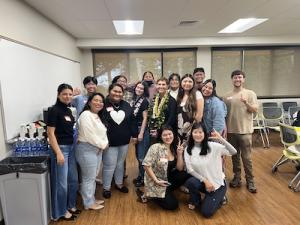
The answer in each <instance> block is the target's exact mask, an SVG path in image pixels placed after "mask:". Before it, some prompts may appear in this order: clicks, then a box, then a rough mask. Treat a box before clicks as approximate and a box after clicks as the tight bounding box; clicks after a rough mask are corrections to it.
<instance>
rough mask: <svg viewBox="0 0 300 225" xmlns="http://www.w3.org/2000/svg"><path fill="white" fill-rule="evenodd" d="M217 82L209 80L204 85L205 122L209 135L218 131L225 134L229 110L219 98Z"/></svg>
mask: <svg viewBox="0 0 300 225" xmlns="http://www.w3.org/2000/svg"><path fill="white" fill-rule="evenodd" d="M216 86H217V84H216V81H215V80H212V79H208V80H206V81H205V82H204V83H203V87H202V95H203V97H204V115H203V122H204V124H205V127H206V129H207V132H208V134H210V133H211V132H212V131H213V130H216V131H217V132H218V133H220V134H222V135H223V134H225V127H226V124H225V117H226V114H227V109H226V105H225V103H224V102H223V101H222V100H221V99H220V98H219V97H218V96H217V92H216Z"/></svg>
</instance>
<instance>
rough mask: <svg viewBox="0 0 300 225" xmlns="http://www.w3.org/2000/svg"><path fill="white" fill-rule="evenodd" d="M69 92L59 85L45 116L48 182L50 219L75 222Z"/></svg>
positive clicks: (69, 87)
mask: <svg viewBox="0 0 300 225" xmlns="http://www.w3.org/2000/svg"><path fill="white" fill-rule="evenodd" d="M72 97H73V88H72V86H71V85H69V84H65V83H63V84H60V85H59V86H58V88H57V100H56V103H55V105H54V106H53V107H51V108H50V110H49V114H48V124H47V134H48V137H49V144H50V148H51V151H50V162H51V164H50V168H51V172H50V181H51V206H52V210H51V212H52V219H53V220H55V221H57V220H59V219H63V220H75V219H76V215H77V214H79V213H80V212H81V211H80V210H78V209H77V208H76V198H77V189H78V177H77V166H76V160H75V151H74V148H73V147H72V145H73V126H74V123H75V119H74V117H73V115H72V112H71V110H70V108H69V106H70V103H71V101H72Z"/></svg>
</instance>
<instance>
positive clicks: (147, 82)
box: [145, 80, 153, 87]
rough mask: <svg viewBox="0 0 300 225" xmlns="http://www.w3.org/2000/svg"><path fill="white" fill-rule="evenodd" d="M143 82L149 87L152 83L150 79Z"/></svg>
mask: <svg viewBox="0 0 300 225" xmlns="http://www.w3.org/2000/svg"><path fill="white" fill-rule="evenodd" d="M145 82H146V84H147V85H148V87H150V86H151V85H152V84H153V81H152V80H145Z"/></svg>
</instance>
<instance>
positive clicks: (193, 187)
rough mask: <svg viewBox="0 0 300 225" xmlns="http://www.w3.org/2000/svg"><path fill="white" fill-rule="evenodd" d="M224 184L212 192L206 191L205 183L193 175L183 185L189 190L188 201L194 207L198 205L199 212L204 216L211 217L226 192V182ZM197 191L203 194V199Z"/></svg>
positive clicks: (220, 204) (219, 205)
mask: <svg viewBox="0 0 300 225" xmlns="http://www.w3.org/2000/svg"><path fill="white" fill-rule="evenodd" d="M224 184H225V185H224V186H220V187H219V188H218V189H217V190H215V191H214V192H207V191H206V189H205V184H204V183H203V182H201V181H200V180H198V179H197V178H195V177H191V178H189V179H188V180H187V181H186V183H185V186H186V187H187V188H188V189H189V191H190V200H189V202H190V203H191V204H193V205H195V206H196V207H200V212H201V214H202V215H203V216H204V217H207V218H208V217H211V216H212V215H213V214H214V213H215V212H216V211H217V210H218V209H219V208H220V207H221V206H222V200H223V198H224V196H225V194H226V190H227V187H226V183H225V181H224ZM199 192H202V193H204V194H205V197H204V199H203V201H201V195H200V193H199Z"/></svg>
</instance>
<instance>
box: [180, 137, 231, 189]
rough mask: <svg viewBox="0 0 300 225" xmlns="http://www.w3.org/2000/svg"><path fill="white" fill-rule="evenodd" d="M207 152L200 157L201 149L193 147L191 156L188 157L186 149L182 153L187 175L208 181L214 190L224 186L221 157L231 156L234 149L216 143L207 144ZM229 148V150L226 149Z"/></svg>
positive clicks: (196, 146)
mask: <svg viewBox="0 0 300 225" xmlns="http://www.w3.org/2000/svg"><path fill="white" fill-rule="evenodd" d="M208 146H209V152H208V153H207V154H206V155H200V151H201V147H200V146H199V145H195V146H194V147H193V148H192V154H191V155H189V154H188V152H187V149H186V150H185V151H184V159H185V164H186V168H187V171H188V173H190V174H191V175H192V176H194V177H195V178H197V179H199V180H200V181H204V180H205V179H206V180H208V181H209V182H211V183H212V184H213V186H214V187H215V190H217V189H218V188H219V187H220V186H222V185H224V178H225V174H224V172H223V168H222V166H223V165H222V155H232V154H235V153H236V150H235V148H233V147H232V146H231V145H230V147H229V146H228V145H227V143H226V147H225V146H224V145H221V144H219V143H216V142H210V141H209V142H208ZM228 147H229V148H228Z"/></svg>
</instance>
